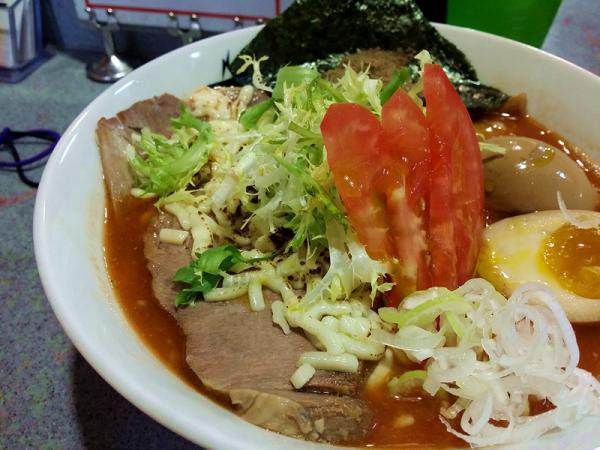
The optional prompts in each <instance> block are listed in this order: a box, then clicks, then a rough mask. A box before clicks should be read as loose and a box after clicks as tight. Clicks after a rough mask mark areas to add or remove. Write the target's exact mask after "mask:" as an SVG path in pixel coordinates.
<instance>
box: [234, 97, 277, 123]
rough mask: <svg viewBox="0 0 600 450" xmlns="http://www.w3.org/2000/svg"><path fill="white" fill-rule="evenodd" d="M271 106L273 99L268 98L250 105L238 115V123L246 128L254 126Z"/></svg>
mask: <svg viewBox="0 0 600 450" xmlns="http://www.w3.org/2000/svg"><path fill="white" fill-rule="evenodd" d="M272 106H273V99H272V98H268V99H267V100H263V101H262V102H260V103H257V104H256V105H252V106H251V107H250V108H248V109H247V110H245V111H244V112H243V113H242V115H241V116H240V123H241V124H242V125H243V126H244V128H245V129H246V130H250V129H252V128H255V127H256V124H257V122H258V121H259V120H260V118H261V117H262V116H263V114H264V113H266V112H267V111H268V110H269V109H270V108H271V107H272Z"/></svg>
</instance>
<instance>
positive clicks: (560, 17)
mask: <svg viewBox="0 0 600 450" xmlns="http://www.w3.org/2000/svg"><path fill="white" fill-rule="evenodd" d="M543 48H544V50H546V51H549V52H551V53H554V54H556V55H559V56H561V57H563V58H565V59H568V60H570V61H572V62H574V63H576V64H578V65H580V66H582V67H585V68H586V69H588V70H590V71H591V72H593V73H596V74H600V1H596V0H564V1H563V3H562V5H561V8H560V10H559V12H558V14H557V17H556V19H555V21H554V24H553V26H552V27H551V29H550V32H549V34H548V36H547V38H546V41H545V43H544V46H543ZM85 59H86V58H85V57H82V56H81V55H74V54H66V53H58V54H57V55H55V56H54V57H53V58H52V59H50V60H49V61H48V62H46V63H45V64H44V65H43V66H42V67H41V68H39V69H38V70H37V71H36V72H35V73H33V74H32V75H31V76H30V77H29V78H27V79H26V80H25V81H24V82H22V83H20V84H18V85H0V128H2V127H4V126H9V127H11V128H13V129H17V130H24V129H30V128H36V127H44V128H51V129H55V130H57V131H64V130H65V129H66V127H67V126H68V125H69V123H70V122H71V121H72V120H73V118H74V117H75V116H76V115H77V114H78V113H79V112H80V111H81V110H82V109H83V108H84V107H85V105H87V104H88V103H89V102H90V101H91V100H92V99H93V98H95V97H96V96H97V95H98V94H100V93H101V92H102V91H103V90H104V89H105V88H106V87H107V86H106V85H102V84H97V83H94V82H91V81H89V80H88V79H86V77H85ZM20 149H21V150H22V151H23V152H24V153H25V154H27V153H28V152H30V151H32V149H31V148H30V144H28V143H24V144H23V145H22V146H20ZM0 157H4V156H0ZM42 169H43V167H38V168H37V169H35V170H32V171H31V172H30V175H31V176H32V177H33V178H39V176H40V175H41V171H42ZM34 200H35V190H34V189H30V188H27V187H26V186H25V185H23V184H21V183H20V182H19V180H18V178H17V176H16V174H15V173H14V172H12V171H6V170H0V336H1V337H0V449H21V448H39V449H43V448H65V449H78V448H90V449H94V448H98V449H120V448H146V449H154V448H156V449H158V448H160V449H179V448H194V446H193V445H192V444H191V443H189V442H187V441H185V440H184V439H183V438H181V437H179V436H177V435H175V434H174V433H172V432H171V431H169V430H167V429H166V428H164V427H162V426H161V425H159V424H158V423H156V422H154V421H153V420H152V419H150V418H149V417H148V416H146V415H145V414H144V413H142V412H141V411H139V410H138V409H137V408H136V407H134V406H133V405H131V404H130V403H129V402H128V401H127V400H125V399H124V398H123V397H121V396H120V395H119V394H118V393H117V392H116V391H115V390H114V389H112V388H111V387H110V386H109V385H108V384H107V383H106V382H105V381H104V380H103V379H102V378H101V377H100V376H99V375H98V374H97V373H96V372H95V371H94V369H92V368H91V367H90V365H89V364H88V363H87V362H86V361H85V360H84V359H83V358H82V357H81V355H79V353H78V352H77V350H76V349H75V348H74V347H73V345H72V344H71V343H70V342H69V340H68V338H67V337H66V336H65V334H64V332H63V331H62V329H61V327H60V325H59V323H58V321H57V320H56V318H55V317H54V315H53V313H52V311H51V309H50V306H49V304H48V301H47V300H46V297H45V295H44V292H43V290H42V287H41V284H40V281H39V277H38V274H37V270H36V265H35V260H34V256H33V242H32V214H33V205H34Z"/></svg>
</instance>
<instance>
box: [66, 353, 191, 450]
mask: <svg viewBox="0 0 600 450" xmlns="http://www.w3.org/2000/svg"><path fill="white" fill-rule="evenodd" d="M72 365H73V371H72V374H73V380H72V382H73V400H74V403H75V405H74V406H75V411H76V415H77V426H78V427H79V431H80V433H81V436H82V441H83V445H84V447H85V448H86V449H89V450H107V449H131V448H143V449H148V450H151V449H161V450H165V449H186V450H188V449H196V450H197V449H198V448H199V447H197V446H195V445H194V444H192V443H191V442H189V441H187V440H185V439H184V438H182V437H180V436H178V435H177V434H175V433H173V432H172V431H170V430H168V429H167V428H165V427H163V426H162V425H160V424H159V423H158V422H155V421H154V420H153V419H151V418H150V417H148V416H147V415H146V414H144V413H143V412H142V411H140V410H139V409H137V408H136V407H135V406H134V405H132V404H131V403H129V401H127V400H126V399H125V398H124V397H123V396H121V394H119V393H118V392H117V391H115V390H114V389H113V388H112V387H111V386H110V385H109V384H108V383H107V382H106V381H104V379H102V377H100V375H98V374H97V373H96V371H95V370H94V369H93V368H92V367H91V366H90V365H89V364H88V363H87V361H86V360H85V359H84V358H83V357H82V356H81V355H80V354H79V353H78V352H76V353H75V357H74V358H73V361H72Z"/></svg>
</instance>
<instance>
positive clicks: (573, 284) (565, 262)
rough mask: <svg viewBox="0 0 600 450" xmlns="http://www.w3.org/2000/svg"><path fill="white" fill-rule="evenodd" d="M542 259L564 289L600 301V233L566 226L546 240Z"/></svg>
mask: <svg viewBox="0 0 600 450" xmlns="http://www.w3.org/2000/svg"><path fill="white" fill-rule="evenodd" d="M541 256H542V261H543V264H544V265H545V266H546V267H547V268H548V269H549V270H550V272H551V273H552V274H553V275H554V276H555V278H556V279H557V281H558V282H559V283H560V285H561V286H562V287H563V288H565V289H567V290H569V291H570V292H572V293H574V294H577V295H580V296H581V297H587V298H593V299H600V229H598V228H590V229H582V228H577V227H576V226H574V225H571V224H566V225H563V226H562V227H560V228H559V229H557V230H556V231H555V232H554V233H552V234H551V235H550V236H548V238H547V239H546V240H545V242H544V244H543V245H542V254H541Z"/></svg>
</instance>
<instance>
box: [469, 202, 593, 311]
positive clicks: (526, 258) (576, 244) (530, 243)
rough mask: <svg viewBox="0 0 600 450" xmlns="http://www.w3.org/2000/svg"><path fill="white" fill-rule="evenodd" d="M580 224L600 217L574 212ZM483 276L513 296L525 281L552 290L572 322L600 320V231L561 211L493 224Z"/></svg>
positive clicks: (486, 240)
mask: <svg viewBox="0 0 600 450" xmlns="http://www.w3.org/2000/svg"><path fill="white" fill-rule="evenodd" d="M570 213H571V214H573V215H574V216H575V217H576V219H577V220H578V221H580V220H581V221H591V222H593V221H596V223H599V224H600V213H598V212H592V211H570ZM477 272H478V274H479V275H480V276H481V277H483V278H485V279H486V280H488V281H490V282H491V283H492V284H493V285H494V286H495V287H496V289H498V291H500V292H502V293H503V294H504V295H506V296H507V297H508V296H509V295H511V294H512V292H513V290H515V289H516V288H517V287H519V286H520V285H522V284H523V283H527V282H532V281H537V282H540V283H544V284H546V285H547V286H549V287H550V288H551V289H552V290H553V291H554V292H555V293H556V295H557V299H558V301H559V302H560V303H561V305H562V307H563V309H564V310H565V312H566V313H567V316H568V318H569V320H570V321H571V322H597V321H600V228H599V227H595V228H586V229H584V228H578V227H576V226H575V225H573V224H571V223H570V222H568V221H567V220H566V218H565V216H564V215H563V214H562V212H560V211H540V212H535V213H531V214H524V215H520V216H515V217H510V218H508V219H504V220H501V221H499V222H496V223H494V224H492V225H490V226H488V227H487V228H486V230H485V233H484V241H483V245H482V249H481V252H480V254H479V261H478V267H477Z"/></svg>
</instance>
